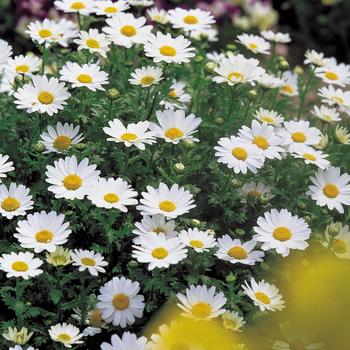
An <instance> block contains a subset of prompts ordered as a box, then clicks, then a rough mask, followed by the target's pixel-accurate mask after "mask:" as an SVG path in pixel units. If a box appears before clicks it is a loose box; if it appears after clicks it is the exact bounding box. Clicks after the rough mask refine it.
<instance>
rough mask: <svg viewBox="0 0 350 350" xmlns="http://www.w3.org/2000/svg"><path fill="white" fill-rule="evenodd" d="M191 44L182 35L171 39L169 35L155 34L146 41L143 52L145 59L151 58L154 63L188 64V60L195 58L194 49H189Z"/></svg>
mask: <svg viewBox="0 0 350 350" xmlns="http://www.w3.org/2000/svg"><path fill="white" fill-rule="evenodd" d="M190 45H191V42H190V41H189V40H187V39H185V37H184V36H183V35H180V36H177V37H176V38H173V37H172V36H171V35H170V34H169V33H167V34H166V35H165V34H162V33H161V32H157V34H156V35H154V34H151V36H150V37H149V38H148V41H147V42H146V43H145V44H144V50H145V54H146V56H147V57H151V58H153V61H154V62H156V63H157V62H162V61H164V62H166V63H173V62H174V63H179V64H181V63H188V62H189V61H190V58H192V57H194V56H195V53H194V52H193V51H194V50H195V49H194V48H193V47H190Z"/></svg>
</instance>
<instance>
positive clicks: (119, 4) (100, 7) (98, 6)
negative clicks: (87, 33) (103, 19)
mask: <svg viewBox="0 0 350 350" xmlns="http://www.w3.org/2000/svg"><path fill="white" fill-rule="evenodd" d="M129 8H130V5H129V4H128V3H127V2H126V1H123V0H118V1H116V2H113V1H111V0H106V1H104V0H101V1H96V2H95V13H96V15H98V16H107V17H111V16H114V15H116V14H117V13H119V12H124V11H126V10H128V9H129ZM90 30H91V29H90Z"/></svg>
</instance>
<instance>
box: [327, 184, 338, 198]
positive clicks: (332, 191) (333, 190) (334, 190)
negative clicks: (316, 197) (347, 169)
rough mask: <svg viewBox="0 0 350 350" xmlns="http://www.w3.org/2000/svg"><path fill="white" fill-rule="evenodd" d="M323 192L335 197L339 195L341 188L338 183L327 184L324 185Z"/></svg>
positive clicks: (329, 196)
mask: <svg viewBox="0 0 350 350" xmlns="http://www.w3.org/2000/svg"><path fill="white" fill-rule="evenodd" d="M323 193H324V195H325V196H327V197H328V198H335V197H337V196H338V195H339V188H338V186H337V185H334V184H326V185H325V186H324V187H323Z"/></svg>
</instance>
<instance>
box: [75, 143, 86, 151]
mask: <svg viewBox="0 0 350 350" xmlns="http://www.w3.org/2000/svg"><path fill="white" fill-rule="evenodd" d="M75 148H76V149H77V150H79V151H82V150H83V149H85V148H86V144H85V143H77V144H76V145H75Z"/></svg>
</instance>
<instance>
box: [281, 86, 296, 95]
mask: <svg viewBox="0 0 350 350" xmlns="http://www.w3.org/2000/svg"><path fill="white" fill-rule="evenodd" d="M281 91H282V92H284V93H286V94H290V95H291V94H292V93H293V92H294V88H293V86H292V85H284V86H282V87H281Z"/></svg>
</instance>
